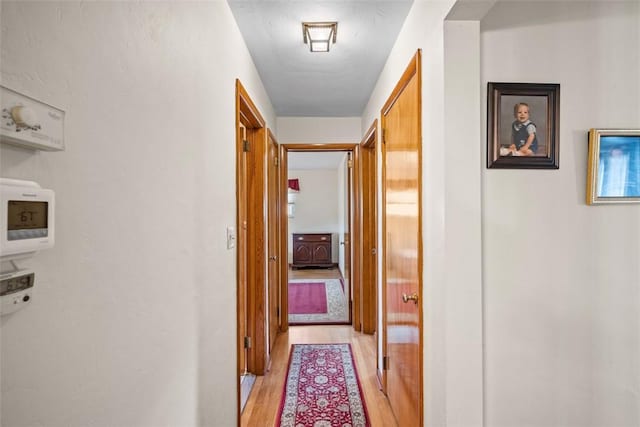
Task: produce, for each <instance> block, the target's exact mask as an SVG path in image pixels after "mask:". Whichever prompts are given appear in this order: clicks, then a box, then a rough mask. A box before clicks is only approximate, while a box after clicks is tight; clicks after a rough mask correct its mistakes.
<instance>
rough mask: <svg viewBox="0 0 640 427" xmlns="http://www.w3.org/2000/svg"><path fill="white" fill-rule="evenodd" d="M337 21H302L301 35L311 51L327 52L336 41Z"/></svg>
mask: <svg viewBox="0 0 640 427" xmlns="http://www.w3.org/2000/svg"><path fill="white" fill-rule="evenodd" d="M337 32H338V23H337V22H303V23H302V37H303V40H304V42H305V44H308V45H309V49H310V50H311V52H329V48H330V47H331V45H332V44H333V43H335V42H336V34H337Z"/></svg>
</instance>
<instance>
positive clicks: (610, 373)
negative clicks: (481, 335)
mask: <svg viewBox="0 0 640 427" xmlns="http://www.w3.org/2000/svg"><path fill="white" fill-rule="evenodd" d="M481 40H482V45H481V46H482V85H483V88H486V82H487V81H493V82H512V81H513V82H551V83H559V84H560V87H561V89H560V90H561V96H560V99H561V105H560V140H559V143H560V158H559V160H560V169H559V170H541V171H535V170H487V169H484V168H483V172H482V180H483V234H484V245H483V253H484V277H483V279H484V291H485V305H484V310H485V322H486V323H485V346H486V383H485V390H486V424H487V425H490V426H514V425H518V426H542V425H544V426H638V425H640V314H639V313H640V287H639V285H640V205H628V206H623V205H610V206H593V207H590V206H587V205H586V204H585V201H584V200H585V188H586V175H587V131H588V129H589V128H591V127H600V128H636V129H637V128H639V127H640V77H639V76H640V3H638V2H637V1H626V2H601V3H586V2H573V1H567V2H550V3H544V7H541V5H540V3H537V2H531V3H520V2H504V3H499V4H497V5H496V6H495V7H494V8H493V9H492V10H491V11H490V12H489V14H488V15H487V17H486V18H485V19H484V20H483V21H482V39H481ZM485 92H486V89H485ZM485 96H486V94H485ZM485 99H486V98H485ZM483 135H484V130H483Z"/></svg>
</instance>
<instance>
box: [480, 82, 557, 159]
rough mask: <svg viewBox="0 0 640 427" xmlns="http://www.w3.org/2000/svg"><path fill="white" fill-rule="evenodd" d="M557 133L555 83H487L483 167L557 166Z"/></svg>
mask: <svg viewBox="0 0 640 427" xmlns="http://www.w3.org/2000/svg"><path fill="white" fill-rule="evenodd" d="M518 111H519V112H520V113H517V112H518ZM516 114H520V116H519V118H517V117H516ZM530 125H533V127H531V126H530ZM523 132H524V133H523ZM527 132H529V133H527ZM532 133H533V134H534V138H532V140H531V141H529V140H528V139H527V135H531V134H532ZM523 135H524V136H523ZM559 135H560V85H559V84H556V83H495V82H489V83H488V86H487V168H491V169H558V168H559V164H558V157H559V152H560V143H559V139H560V138H559Z"/></svg>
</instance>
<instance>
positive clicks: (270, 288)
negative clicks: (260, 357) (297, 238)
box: [267, 129, 282, 358]
mask: <svg viewBox="0 0 640 427" xmlns="http://www.w3.org/2000/svg"><path fill="white" fill-rule="evenodd" d="M271 143H273V144H274V146H275V159H274V160H275V162H274V164H271V163H270V158H269V151H270V149H271V147H270V145H271ZM267 161H268V164H267V185H268V190H267V196H268V200H267V209H268V210H267V212H268V213H267V221H268V222H267V256H268V257H269V258H268V261H267V279H268V281H267V294H268V296H269V298H268V310H269V311H268V313H267V318H268V319H269V328H268V330H267V334H268V340H267V348H268V349H269V351H268V353H269V358H270V356H271V351H270V350H271V349H272V343H274V340H275V337H272V336H271V331H272V330H273V329H274V328H273V326H272V325H271V319H272V318H275V319H276V325H275V326H276V327H275V331H276V332H275V334H276V335H277V331H279V330H280V319H279V316H280V313H279V311H278V310H279V306H280V265H279V264H278V258H279V257H280V253H279V250H280V246H281V242H280V217H281V215H282V210H281V207H280V146H279V144H278V140H277V139H276V137H275V135H274V134H273V132H272V131H271V129H267ZM274 169H275V182H274V185H275V188H274V190H275V196H276V197H275V200H271V197H272V194H271V193H270V192H271V171H273V170H274ZM272 203H274V204H275V206H273V207H274V208H275V218H270V217H269V214H270V209H271V207H272ZM272 227H275V230H273V228H272ZM272 231H275V233H274V236H275V239H274V240H275V251H276V253H274V254H272V253H271V252H270V251H271V245H272V242H271V238H272V235H271V234H272ZM272 257H275V258H272ZM272 265H273V268H274V269H275V274H276V280H275V283H272V282H271V277H270V272H271V268H272ZM274 293H275V298H271V297H272V294H274Z"/></svg>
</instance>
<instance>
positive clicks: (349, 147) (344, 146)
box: [282, 143, 358, 152]
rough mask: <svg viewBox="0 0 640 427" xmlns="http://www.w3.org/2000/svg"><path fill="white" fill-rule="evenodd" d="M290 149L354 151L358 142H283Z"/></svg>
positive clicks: (287, 149)
mask: <svg viewBox="0 0 640 427" xmlns="http://www.w3.org/2000/svg"><path fill="white" fill-rule="evenodd" d="M282 146H283V147H284V148H285V149H286V151H287V152H289V151H293V152H295V151H353V149H354V148H355V147H356V146H358V144H349V143H336V144H332V143H326V144H282Z"/></svg>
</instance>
